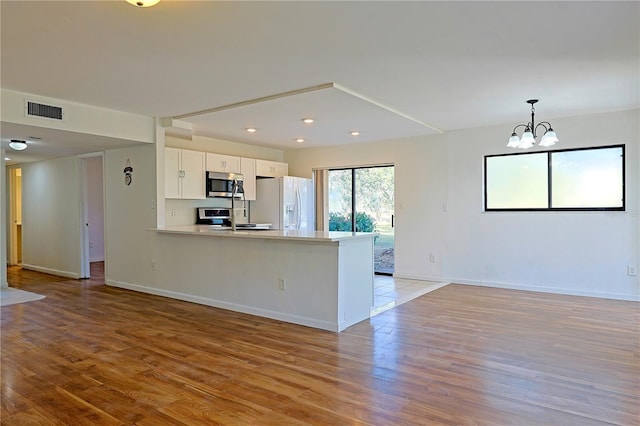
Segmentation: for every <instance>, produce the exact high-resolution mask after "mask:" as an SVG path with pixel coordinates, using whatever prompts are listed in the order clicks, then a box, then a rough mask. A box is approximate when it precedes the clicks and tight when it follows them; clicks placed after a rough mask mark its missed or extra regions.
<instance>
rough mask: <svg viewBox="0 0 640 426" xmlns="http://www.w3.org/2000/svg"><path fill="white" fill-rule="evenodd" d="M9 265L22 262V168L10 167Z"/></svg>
mask: <svg viewBox="0 0 640 426" xmlns="http://www.w3.org/2000/svg"><path fill="white" fill-rule="evenodd" d="M9 206H10V208H9V223H10V226H9V253H8V254H9V256H8V259H7V260H8V263H9V265H20V264H22V169H21V168H19V167H18V168H10V169H9Z"/></svg>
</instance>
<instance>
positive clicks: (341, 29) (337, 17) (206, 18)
mask: <svg viewBox="0 0 640 426" xmlns="http://www.w3.org/2000/svg"><path fill="white" fill-rule="evenodd" d="M0 8H1V24H2V25H1V37H2V39H1V43H2V44H1V48H2V58H1V59H2V63H1V67H2V68H1V71H2V74H1V83H2V87H3V88H7V89H13V90H18V91H23V92H28V93H34V94H38V95H42V96H47V97H52V98H57V99H63V100H68V101H74V102H79V103H85V104H90V105H95V106H100V107H104V108H110V109H115V110H121V111H126V112H131V113H135V114H141V115H146V116H157V117H177V118H179V119H180V120H184V121H189V122H191V123H192V124H193V129H194V133H195V134H200V135H205V136H213V137H218V138H222V139H229V140H235V141H240V142H246V143H252V144H256V145H268V146H274V147H279V148H304V147H309V146H321V145H330V144H340V143H351V142H367V141H373V140H382V139H390V138H400V137H406V136H415V135H428V134H433V133H437V132H439V131H445V132H446V131H449V130H454V129H461V128H470V127H479V126H485V125H494V124H504V123H508V124H509V125H507V127H506V128H505V138H506V137H508V135H507V133H508V132H509V131H510V130H511V125H515V124H517V123H520V122H523V121H526V120H527V118H528V116H529V106H528V105H527V104H525V100H527V99H530V98H538V99H540V103H538V104H537V105H536V111H537V116H538V117H540V118H541V119H544V120H549V119H551V118H554V117H563V116H572V115H582V114H588V113H598V112H606V111H616V110H625V109H632V108H638V106H639V105H640V41H639V40H640V2H637V1H631V2H609V1H606V2H604V1H603V2H596V1H585V2H582V1H568V2H539V1H533V2H520V1H512V2H500V1H499V2H482V1H473V2H458V1H447V2H435V1H411V2H400V1H386V2H383V1H349V2H347V1H344V2H342V1H319V2H313V1H299V2H270V1H258V2H248V1H228V2H221V1H193V2H191V1H167V0H163V1H161V2H160V3H159V4H158V5H157V6H155V7H152V8H135V7H133V6H131V5H129V4H127V3H126V2H125V1H123V0H117V1H99V2H96V1H63V2H57V1H44V2H36V1H6V0H2V1H1V2H0ZM315 87H321V88H320V89H317V90H307V89H309V88H315ZM298 91H300V93H298ZM290 92H293V93H290ZM282 94H286V95H282ZM274 95H275V96H274ZM281 95H282V96H281ZM263 98H265V99H263ZM238 104H239V105H238ZM199 111H213V112H209V113H206V114H201V115H191V114H192V113H195V112H199ZM307 116H312V117H313V118H315V119H316V120H317V121H316V123H314V124H313V125H312V126H308V125H307V126H305V125H303V124H302V122H301V119H302V118H304V117H307ZM247 127H256V128H258V132H256V133H254V134H248V133H247V132H246V131H245V129H246V128H247ZM354 129H357V130H359V131H360V132H361V135H360V136H358V137H357V138H354V137H352V136H350V135H349V132H350V131H351V130H354ZM12 130H15V129H12V128H11V126H3V127H2V138H3V140H4V139H6V138H11V137H14V135H13V134H12V133H11V132H12ZM23 130H24V129H23ZM556 130H557V131H558V132H559V135H561V129H556ZM45 136H46V135H45ZM60 136H61V135H57V137H58V138H59V137H60ZM298 137H303V138H305V142H304V143H296V142H295V139H296V138H298ZM43 142H47V139H46V137H45V138H43ZM70 142H71V143H72V141H70ZM111 142H113V141H111ZM59 143H61V144H62V145H64V143H65V142H64V138H62V140H61V141H60V142H59ZM34 148H36V147H35V146H34ZM34 151H35V149H34ZM36 153H37V152H36ZM65 155H66V154H65Z"/></svg>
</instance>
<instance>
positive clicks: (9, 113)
mask: <svg viewBox="0 0 640 426" xmlns="http://www.w3.org/2000/svg"><path fill="white" fill-rule="evenodd" d="M25 100H29V101H32V102H39V103H43V104H47V105H54V106H58V107H62V108H63V110H64V119H63V120H62V121H59V122H58V121H55V120H47V119H43V118H40V117H27V116H26V115H25V113H24V108H25ZM0 101H1V104H2V108H0V111H2V121H3V122H8V123H16V124H22V125H27V126H35V127H47V128H51V129H58V130H67V131H72V132H77V133H87V134H92V135H101V136H109V137H114V138H121V139H127V140H131V141H136V142H147V143H153V142H155V133H154V120H153V118H151V117H144V116H141V115H135V114H130V113H127V112H122V111H115V110H110V109H105V108H99V107H94V106H91V105H85V104H78V103H75V102H69V101H63V100H61V99H53V98H45V97H43V96H38V95H33V94H29V93H23V92H16V91H14V90H8V89H1V96H0Z"/></svg>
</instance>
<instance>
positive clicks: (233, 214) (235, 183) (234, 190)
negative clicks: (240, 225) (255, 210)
mask: <svg viewBox="0 0 640 426" xmlns="http://www.w3.org/2000/svg"><path fill="white" fill-rule="evenodd" d="M240 182H241V181H238V179H234V180H233V183H232V184H231V230H232V231H235V230H236V206H235V199H236V193H237V192H238V189H239V188H240V186H241V185H242V184H241V183H240ZM246 203H247V200H246V199H245V195H244V191H242V211H243V213H244V217H247V208H246V206H245V204H246Z"/></svg>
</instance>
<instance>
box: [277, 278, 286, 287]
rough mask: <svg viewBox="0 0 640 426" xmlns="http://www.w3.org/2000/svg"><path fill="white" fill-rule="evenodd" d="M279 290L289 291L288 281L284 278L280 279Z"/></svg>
mask: <svg viewBox="0 0 640 426" xmlns="http://www.w3.org/2000/svg"><path fill="white" fill-rule="evenodd" d="M278 289H280V290H286V289H287V280H286V279H284V278H280V279H278Z"/></svg>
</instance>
